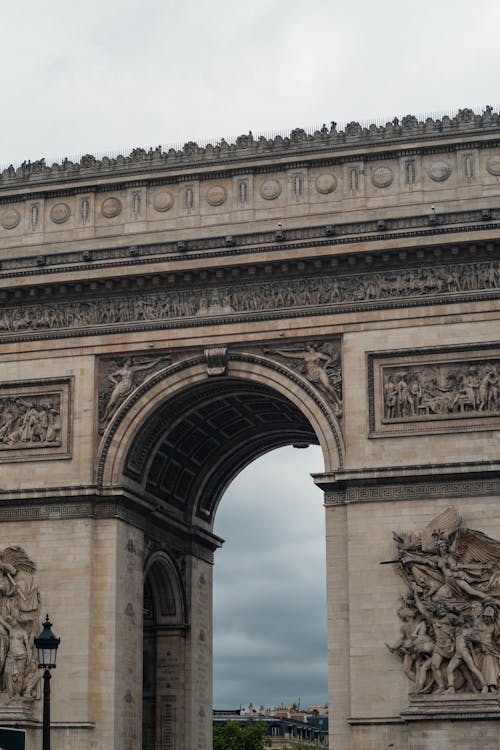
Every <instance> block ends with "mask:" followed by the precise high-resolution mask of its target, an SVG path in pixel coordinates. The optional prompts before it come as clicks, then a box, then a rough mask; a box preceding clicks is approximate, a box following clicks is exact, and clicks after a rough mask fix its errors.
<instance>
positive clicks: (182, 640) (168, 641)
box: [143, 629, 189, 750]
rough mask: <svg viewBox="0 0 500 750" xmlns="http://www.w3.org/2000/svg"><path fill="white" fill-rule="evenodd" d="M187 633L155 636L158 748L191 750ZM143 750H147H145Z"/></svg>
mask: <svg viewBox="0 0 500 750" xmlns="http://www.w3.org/2000/svg"><path fill="white" fill-rule="evenodd" d="M185 659H186V633H185V631H180V630H179V629H173V630H168V631H164V630H158V632H157V633H156V748H161V750H188V748H189V745H186V739H187V738H186V731H185V727H184V717H185V715H186V697H185V677H186V663H185ZM143 750H144V748H143Z"/></svg>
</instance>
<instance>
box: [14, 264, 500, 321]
mask: <svg viewBox="0 0 500 750" xmlns="http://www.w3.org/2000/svg"><path fill="white" fill-rule="evenodd" d="M499 287H500V261H497V260H494V261H489V262H484V263H476V264H473V263H469V264H458V265H455V266H453V267H451V266H433V267H421V268H416V269H410V270H403V271H398V270H394V271H384V272H378V273H361V274H355V275H347V274H334V275H330V276H326V275H322V276H318V277H309V278H305V279H300V280H295V279H290V280H286V281H282V280H280V281H278V282H262V283H261V284H238V285H236V284H235V285H227V286H226V285H224V286H222V287H220V288H217V287H207V288H204V289H186V290H179V291H158V292H151V293H144V292H141V294H140V295H136V294H129V295H127V296H119V295H116V296H114V295H113V296H108V297H100V298H99V297H98V298H93V299H89V300H74V301H71V302H60V303H58V304H57V305H56V304H53V303H52V304H50V303H46V304H42V303H39V304H34V305H21V306H12V307H3V308H0V334H2V333H9V332H24V331H26V332H31V331H35V332H36V331H44V330H61V329H82V328H88V327H89V326H100V325H104V326H106V325H113V324H119V323H132V322H133V323H138V324H140V323H144V322H148V321H151V322H152V321H160V320H169V319H176V318H185V317H204V316H211V315H213V316H217V315H229V314H231V313H240V314H241V313H243V314H252V313H255V312H259V311H268V310H280V309H288V308H297V307H311V306H315V305H343V304H345V303H349V304H352V303H363V302H373V301H384V300H395V299H407V298H417V297H429V296H430V297H436V296H442V295H448V294H451V295H453V298H454V295H456V294H457V293H470V292H476V291H480V290H481V291H496V290H498V288H499Z"/></svg>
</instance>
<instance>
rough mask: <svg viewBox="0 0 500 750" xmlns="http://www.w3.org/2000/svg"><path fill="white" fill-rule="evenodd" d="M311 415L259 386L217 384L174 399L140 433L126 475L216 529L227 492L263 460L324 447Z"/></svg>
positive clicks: (223, 381)
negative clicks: (287, 450) (275, 453)
mask: <svg viewBox="0 0 500 750" xmlns="http://www.w3.org/2000/svg"><path fill="white" fill-rule="evenodd" d="M318 442H319V441H318V438H317V436H316V433H315V432H314V430H313V428H312V426H311V424H310V422H309V420H308V419H307V418H306V416H305V415H304V413H303V412H302V411H301V410H300V409H299V408H298V406H296V405H295V404H294V403H292V402H291V401H290V400H289V399H287V398H286V397H285V396H283V395H282V394H281V393H279V392H278V391H276V390H274V389H272V388H270V387H268V386H266V385H262V384H260V383H255V382H251V381H246V380H241V379H236V378H223V379H221V378H214V379H211V380H210V381H205V382H203V383H201V384H199V385H196V386H193V387H191V388H188V389H185V390H184V391H182V392H181V393H180V394H178V395H177V396H176V397H175V398H172V399H168V400H167V401H165V403H164V404H163V405H161V406H160V407H159V408H158V409H157V410H156V411H155V412H154V413H153V415H152V416H150V417H149V418H148V419H147V420H146V421H145V422H144V424H143V425H142V426H141V428H140V429H139V430H138V431H137V433H136V435H135V437H134V440H133V442H132V445H131V447H130V449H129V451H128V453H127V458H126V461H125V466H124V473H125V476H126V477H127V478H128V479H129V480H133V481H134V482H136V483H138V484H139V485H140V486H141V488H142V490H143V491H145V492H146V493H147V494H148V495H153V496H155V497H156V498H158V499H161V501H163V502H164V503H166V504H167V505H168V506H170V509H171V510H172V511H173V512H175V511H177V512H178V513H180V514H182V515H183V516H184V518H185V519H186V520H187V519H193V520H196V521H197V522H205V523H207V524H208V525H209V526H210V527H212V524H213V520H214V514H215V511H216V508H217V505H218V503H219V500H220V498H221V497H222V495H223V494H224V491H225V489H226V487H227V486H228V485H229V484H230V482H231V481H232V480H233V479H234V477H235V476H236V475H237V474H238V473H239V472H240V471H241V470H242V469H243V468H245V466H247V465H248V464H250V463H251V462H252V461H253V460H254V459H255V458H257V457H258V456H260V455H262V454H264V453H267V452H268V451H270V450H273V449H274V448H279V447H282V446H285V445H293V444H296V445H310V444H313V443H314V444H317V443H318Z"/></svg>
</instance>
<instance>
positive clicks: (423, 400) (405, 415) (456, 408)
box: [383, 360, 500, 422]
mask: <svg viewBox="0 0 500 750" xmlns="http://www.w3.org/2000/svg"><path fill="white" fill-rule="evenodd" d="M383 382H384V421H385V422H388V421H392V420H407V419H409V420H414V419H417V418H419V417H421V418H424V419H429V418H431V419H432V418H434V419H439V418H447V419H449V418H450V416H452V417H453V416H458V417H464V416H465V417H470V416H476V417H477V416H481V415H482V416H491V415H493V414H498V413H499V412H500V360H482V361H478V362H470V361H468V362H450V363H447V364H444V363H443V364H435V365H433V364H425V365H414V366H411V367H405V366H402V367H391V368H384V378H383Z"/></svg>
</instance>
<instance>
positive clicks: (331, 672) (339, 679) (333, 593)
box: [325, 493, 351, 750]
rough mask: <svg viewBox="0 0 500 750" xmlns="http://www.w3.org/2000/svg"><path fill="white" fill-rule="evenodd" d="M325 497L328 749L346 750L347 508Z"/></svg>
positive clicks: (347, 657) (347, 689) (348, 665)
mask: <svg viewBox="0 0 500 750" xmlns="http://www.w3.org/2000/svg"><path fill="white" fill-rule="evenodd" d="M333 502H334V495H333V493H332V494H330V493H326V494H325V516H326V517H325V525H326V584H327V621H328V685H329V695H328V704H329V706H330V720H329V733H330V748H331V750H349V748H350V746H351V740H350V735H351V732H350V728H349V725H348V723H347V722H348V718H349V716H350V713H351V699H350V690H351V687H350V643H349V572H348V529H347V508H346V506H345V505H337V506H335V505H334V504H333Z"/></svg>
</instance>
